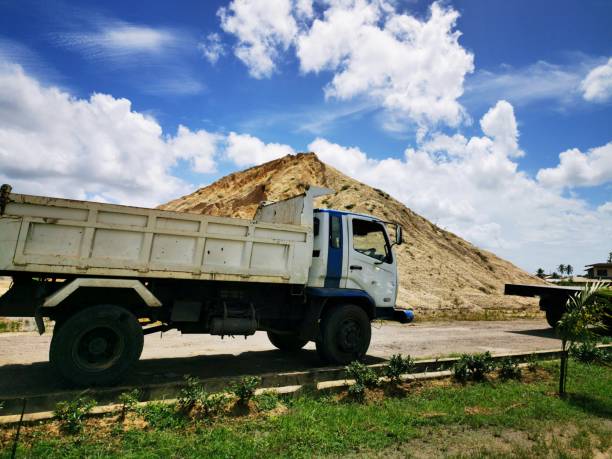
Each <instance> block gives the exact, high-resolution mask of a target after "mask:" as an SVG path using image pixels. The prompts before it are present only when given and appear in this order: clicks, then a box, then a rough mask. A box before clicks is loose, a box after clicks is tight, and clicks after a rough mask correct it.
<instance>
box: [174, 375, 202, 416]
mask: <svg viewBox="0 0 612 459" xmlns="http://www.w3.org/2000/svg"><path fill="white" fill-rule="evenodd" d="M184 379H185V387H183V388H182V389H181V391H180V393H179V398H178V405H179V408H180V409H181V410H182V411H184V412H190V411H191V410H192V409H193V408H195V406H196V405H197V404H198V403H200V401H201V400H202V399H203V398H204V389H203V388H202V385H201V384H200V380H199V379H198V378H194V377H193V376H190V375H186V376H185V378H184Z"/></svg>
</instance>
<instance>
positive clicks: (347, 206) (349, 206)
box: [344, 204, 355, 210]
mask: <svg viewBox="0 0 612 459" xmlns="http://www.w3.org/2000/svg"><path fill="white" fill-rule="evenodd" d="M353 207H355V204H347V205H346V206H344V208H345V209H346V210H351V209H352V208H353Z"/></svg>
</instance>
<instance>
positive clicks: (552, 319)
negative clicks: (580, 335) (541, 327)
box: [546, 308, 563, 328]
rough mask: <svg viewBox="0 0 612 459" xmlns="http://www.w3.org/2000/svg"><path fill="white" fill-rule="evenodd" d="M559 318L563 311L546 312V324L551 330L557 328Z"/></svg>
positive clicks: (556, 309) (552, 309)
mask: <svg viewBox="0 0 612 459" xmlns="http://www.w3.org/2000/svg"><path fill="white" fill-rule="evenodd" d="M561 316H563V311H562V310H561V309H559V308H551V309H547V310H546V322H548V325H550V326H551V327H552V328H556V327H557V322H559V321H560V320H561Z"/></svg>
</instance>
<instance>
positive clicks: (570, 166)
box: [538, 142, 612, 188]
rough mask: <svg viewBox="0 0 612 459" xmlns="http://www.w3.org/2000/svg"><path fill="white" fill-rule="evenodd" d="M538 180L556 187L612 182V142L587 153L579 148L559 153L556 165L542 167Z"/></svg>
mask: <svg viewBox="0 0 612 459" xmlns="http://www.w3.org/2000/svg"><path fill="white" fill-rule="evenodd" d="M538 180H539V181H540V182H541V183H542V184H544V185H546V186H551V187H556V188H565V187H570V188H571V187H580V186H597V185H601V184H604V183H607V182H612V142H610V143H607V144H606V145H603V146H601V147H597V148H591V149H590V150H589V151H587V152H586V153H583V152H581V151H580V150H579V149H577V148H572V149H570V150H567V151H564V152H563V153H561V154H560V155H559V164H558V165H557V166H556V167H552V168H547V169H541V170H540V171H539V172H538Z"/></svg>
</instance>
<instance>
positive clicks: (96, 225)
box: [0, 185, 411, 386]
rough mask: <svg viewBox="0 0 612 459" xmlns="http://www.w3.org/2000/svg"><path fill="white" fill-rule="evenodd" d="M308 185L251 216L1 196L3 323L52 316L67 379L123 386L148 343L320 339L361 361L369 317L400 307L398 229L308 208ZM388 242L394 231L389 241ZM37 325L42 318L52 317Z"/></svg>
mask: <svg viewBox="0 0 612 459" xmlns="http://www.w3.org/2000/svg"><path fill="white" fill-rule="evenodd" d="M331 192H333V191H332V190H329V189H324V188H317V187H309V188H307V190H306V191H305V192H304V193H303V194H301V195H298V196H295V197H292V198H290V199H286V200H283V201H279V202H274V203H268V202H265V203H261V204H260V205H259V207H258V209H257V212H256V215H255V217H254V218H253V219H252V220H248V219H238V218H227V217H216V216H209V215H200V214H194V213H184V212H173V211H166V210H159V209H146V208H138V207H130V206H121V205H115V204H107V203H99V202H90V201H78V200H69V199H59V198H52V197H43V196H31V195H25V194H16V193H12V189H11V187H10V186H9V185H3V186H2V189H1V191H0V275H2V276H10V277H12V285H11V287H10V289H9V290H8V291H7V292H6V293H5V294H4V295H3V296H2V297H0V317H33V318H34V319H35V322H36V324H37V327H38V331H39V332H40V333H41V334H42V333H44V332H45V322H47V323H49V322H48V320H50V321H53V322H54V323H53V337H52V340H51V345H50V350H49V360H50V362H51V364H52V366H53V367H54V368H55V369H56V370H57V372H58V374H59V375H60V376H61V377H62V378H63V379H64V380H65V381H67V382H68V383H70V384H72V385H79V386H93V385H109V384H113V383H116V382H118V381H119V380H120V379H122V377H123V376H124V375H125V373H126V372H127V371H128V370H129V369H130V368H131V367H132V366H133V365H134V364H135V362H136V361H137V360H138V359H139V357H140V355H141V352H142V349H143V342H144V339H143V336H144V335H146V334H149V333H155V332H163V331H167V330H171V329H177V330H179V331H180V332H182V333H204V334H211V335H219V336H242V335H244V336H245V337H246V336H249V335H253V334H254V333H255V332H256V331H259V330H261V331H265V332H267V334H268V337H269V339H270V342H271V343H272V344H273V345H274V346H276V347H277V348H278V349H280V350H282V351H285V352H294V351H297V350H299V349H301V348H302V347H303V346H305V344H306V343H308V342H309V341H314V342H315V343H316V349H317V352H318V354H319V356H321V358H322V359H323V360H325V361H327V362H332V363H337V364H346V363H348V362H351V361H353V360H357V359H361V358H363V357H364V355H365V354H366V352H367V350H368V347H369V344H370V337H371V321H373V320H374V319H377V318H383V319H389V320H397V321H400V322H407V321H409V320H410V319H411V312H410V311H408V312H407V311H403V310H400V309H397V308H395V301H396V298H397V290H398V279H397V259H396V256H395V255H394V253H393V250H392V246H393V245H399V244H401V243H402V228H401V226H399V225H398V224H394V223H391V222H385V221H382V220H380V219H378V218H375V217H372V216H368V215H360V214H356V213H352V212H346V211H339V210H329V209H314V208H313V206H314V204H313V202H314V198H315V197H317V196H322V195H324V194H327V193H331ZM390 235H393V236H394V239H393V242H391V239H390ZM43 319H48V320H47V321H45V320H43Z"/></svg>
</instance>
